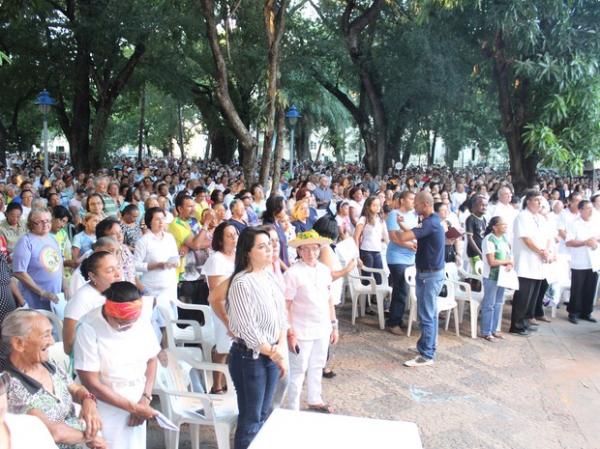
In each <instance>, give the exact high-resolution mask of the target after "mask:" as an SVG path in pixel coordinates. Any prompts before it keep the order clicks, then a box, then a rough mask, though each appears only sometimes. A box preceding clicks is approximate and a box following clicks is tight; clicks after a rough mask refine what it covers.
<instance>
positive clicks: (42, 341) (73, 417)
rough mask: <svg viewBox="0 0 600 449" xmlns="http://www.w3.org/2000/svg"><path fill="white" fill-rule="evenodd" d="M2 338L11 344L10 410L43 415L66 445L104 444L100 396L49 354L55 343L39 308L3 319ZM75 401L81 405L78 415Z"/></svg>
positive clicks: (8, 365) (57, 439)
mask: <svg viewBox="0 0 600 449" xmlns="http://www.w3.org/2000/svg"><path fill="white" fill-rule="evenodd" d="M2 338H3V339H4V340H5V341H7V342H8V343H9V345H10V356H9V359H8V363H7V366H6V372H8V373H9V374H10V376H11V377H10V382H9V385H8V409H9V411H10V412H11V413H16V414H25V413H26V414H29V415H33V416H36V417H38V418H39V419H41V420H42V422H43V423H44V424H45V425H46V427H47V428H48V430H49V431H50V433H51V434H52V437H53V438H54V441H55V442H56V443H59V445H60V447H61V448H74V447H77V445H79V444H81V443H85V444H87V445H88V447H90V448H98V449H100V448H105V447H106V443H105V441H104V440H103V439H102V438H101V437H100V436H99V434H98V431H99V430H100V429H101V428H102V423H101V421H100V418H99V415H98V412H97V410H96V398H95V396H94V395H93V394H91V393H90V392H89V391H88V390H87V389H86V388H84V387H82V386H81V385H77V384H75V383H73V381H72V380H71V379H70V378H69V377H68V376H67V374H66V373H65V372H64V371H63V370H62V369H61V367H60V366H58V365H55V364H54V363H53V362H51V361H50V360H49V357H48V348H49V347H50V346H52V344H53V343H54V339H53V338H52V325H51V324H50V321H48V319H47V318H46V317H45V316H44V315H42V314H41V313H39V312H37V311H35V310H31V309H22V310H15V311H14V312H12V313H10V314H9V315H8V316H7V317H6V318H5V320H4V322H3V323H2ZM73 401H75V402H77V403H79V404H81V406H82V408H81V413H80V415H79V416H77V414H76V413H75V407H74V405H73ZM2 447H3V448H4V447H5V446H2ZM33 447H37V445H36V446H33Z"/></svg>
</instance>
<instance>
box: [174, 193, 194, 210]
mask: <svg viewBox="0 0 600 449" xmlns="http://www.w3.org/2000/svg"><path fill="white" fill-rule="evenodd" d="M186 200H192V201H194V199H193V198H192V197H191V196H189V195H188V194H187V193H185V190H183V191H181V192H179V193H178V194H177V196H176V197H175V210H176V211H177V212H179V208H180V207H181V206H183V202H184V201H186Z"/></svg>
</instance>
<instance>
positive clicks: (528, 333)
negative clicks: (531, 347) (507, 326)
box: [510, 329, 531, 337]
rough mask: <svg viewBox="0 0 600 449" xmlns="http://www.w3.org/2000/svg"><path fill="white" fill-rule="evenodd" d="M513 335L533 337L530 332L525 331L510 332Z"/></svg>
mask: <svg viewBox="0 0 600 449" xmlns="http://www.w3.org/2000/svg"><path fill="white" fill-rule="evenodd" d="M510 333H511V334H512V335H519V336H521V337H529V336H530V335H531V333H530V332H527V331H526V330H525V329H523V330H520V331H510Z"/></svg>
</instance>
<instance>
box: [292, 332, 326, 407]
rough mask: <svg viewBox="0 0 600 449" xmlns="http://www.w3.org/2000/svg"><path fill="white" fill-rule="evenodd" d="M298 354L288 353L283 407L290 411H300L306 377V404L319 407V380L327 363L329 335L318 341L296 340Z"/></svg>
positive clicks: (320, 402)
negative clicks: (288, 370) (288, 361)
mask: <svg viewBox="0 0 600 449" xmlns="http://www.w3.org/2000/svg"><path fill="white" fill-rule="evenodd" d="M298 346H299V347H300V353H299V354H294V353H292V352H290V353H289V354H290V382H289V385H288V390H287V397H286V402H285V407H286V408H289V409H291V410H299V409H300V395H301V393H302V384H303V383H304V377H305V376H306V392H307V397H306V402H308V405H320V404H322V403H323V399H322V398H321V380H322V378H323V368H325V364H326V363H327V349H328V348H329V335H328V336H327V337H324V338H320V339H318V340H298Z"/></svg>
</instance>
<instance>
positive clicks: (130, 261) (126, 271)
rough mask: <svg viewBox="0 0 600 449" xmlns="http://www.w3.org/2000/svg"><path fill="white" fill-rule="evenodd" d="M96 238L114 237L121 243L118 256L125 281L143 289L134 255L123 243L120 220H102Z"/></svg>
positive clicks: (112, 218)
mask: <svg viewBox="0 0 600 449" xmlns="http://www.w3.org/2000/svg"><path fill="white" fill-rule="evenodd" d="M96 237H97V238H100V237H112V238H114V239H115V240H116V241H117V242H119V246H120V249H121V251H119V253H118V255H117V256H118V257H119V262H120V265H121V269H122V270H123V280H125V281H127V282H131V283H134V284H136V285H137V287H138V288H139V289H142V288H143V287H142V284H141V283H140V282H139V281H138V279H137V278H136V275H135V273H136V270H135V261H134V258H133V254H132V253H131V250H130V249H129V247H128V246H127V245H125V243H124V241H123V231H121V225H120V223H119V220H117V219H116V218H114V217H107V218H105V219H104V220H102V221H101V222H100V223H98V225H97V226H96Z"/></svg>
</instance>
